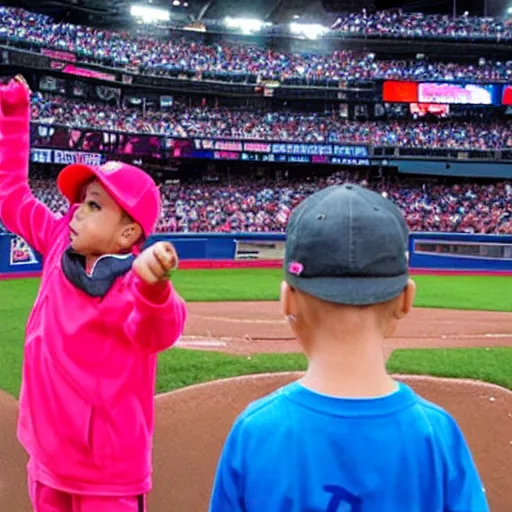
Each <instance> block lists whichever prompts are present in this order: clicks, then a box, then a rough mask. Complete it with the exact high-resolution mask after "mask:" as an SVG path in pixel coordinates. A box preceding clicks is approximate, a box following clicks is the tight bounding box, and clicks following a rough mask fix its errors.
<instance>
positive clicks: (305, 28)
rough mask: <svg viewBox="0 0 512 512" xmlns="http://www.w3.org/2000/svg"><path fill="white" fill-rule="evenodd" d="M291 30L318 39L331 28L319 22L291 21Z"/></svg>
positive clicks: (308, 37) (299, 34)
mask: <svg viewBox="0 0 512 512" xmlns="http://www.w3.org/2000/svg"><path fill="white" fill-rule="evenodd" d="M290 32H291V33H292V34H295V35H298V36H303V37H306V38H307V39H318V38H319V37H320V36H323V35H325V34H327V32H329V29H328V28H327V27H324V26H323V25H319V24H318V23H311V24H309V23H290Z"/></svg>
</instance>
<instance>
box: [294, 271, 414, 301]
mask: <svg viewBox="0 0 512 512" xmlns="http://www.w3.org/2000/svg"><path fill="white" fill-rule="evenodd" d="M408 279H409V275H408V274H403V275H399V276H391V277H313V278H304V277H297V276H294V275H293V274H289V273H287V274H286V281H287V282H288V284H289V285H290V286H292V287H294V288H297V289H298V290H300V291H302V292H304V293H306V294H308V295H312V296H313V297H316V298H318V299H321V300H325V301H326V302H332V303H335V304H344V305H347V306H371V305H374V304H380V303H382V302H386V301H388V300H392V299H394V298H396V297H398V296H399V295H400V294H401V293H402V292H403V290H404V289H405V287H406V286H407V281H408Z"/></svg>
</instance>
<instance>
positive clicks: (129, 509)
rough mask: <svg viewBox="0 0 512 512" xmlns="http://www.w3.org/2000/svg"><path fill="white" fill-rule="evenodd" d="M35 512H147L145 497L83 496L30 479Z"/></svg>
mask: <svg viewBox="0 0 512 512" xmlns="http://www.w3.org/2000/svg"><path fill="white" fill-rule="evenodd" d="M29 493H30V499H31V500H32V506H33V507H34V512H145V510H146V508H145V506H144V501H145V500H144V496H135V497H133V498H132V497H129V498H112V497H108V496H82V495H77V494H68V493H65V492H62V491H57V490H55V489H52V488H50V487H47V486H46V485H43V484H42V483H40V482H36V481H34V480H32V479H29Z"/></svg>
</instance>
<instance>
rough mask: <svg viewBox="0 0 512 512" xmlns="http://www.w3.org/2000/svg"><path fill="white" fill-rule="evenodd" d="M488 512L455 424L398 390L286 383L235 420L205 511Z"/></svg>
mask: <svg viewBox="0 0 512 512" xmlns="http://www.w3.org/2000/svg"><path fill="white" fill-rule="evenodd" d="M235 511H237V512H238V511H244V512H488V511H489V507H488V504H487V500H486V497H485V491H484V489H483V486H482V482H481V480H480V477H479V475H478V472H477V469H476V467H475V464H474V462H473V459H472V456H471V453H470V451H469V449H468V447H467V444H466V442H465V440H464V437H463V434H462V432H461V431H460V429H459V428H458V426H457V424H456V422H455V420H454V419H453V418H452V417H451V416H450V415H449V414H448V413H447V412H445V411H444V410H443V409H441V408H440V407H438V406H436V405H434V404H431V403H430V402H427V401H426V400H424V399H422V398H421V397H419V396H418V395H416V394H415V393H414V391H413V390H412V389H411V388H410V387H408V386H406V385H405V384H400V385H399V387H398V390H397V391H396V392H395V393H392V394H390V395H387V396H384V397H380V398H371V399H344V398H336V397H330V396H325V395H321V394H318V393H315V392H313V391H310V390H308V389H306V388H305V387H303V386H302V385H301V384H300V383H298V382H295V383H293V384H290V385H288V386H286V387H284V388H282V389H280V390H278V391H276V392H274V393H272V394H271V395H269V396H267V397H265V398H262V399H261V400H258V401H256V402H254V403H253V404H251V405H250V406H249V407H248V408H247V409H246V410H245V411H244V412H243V413H242V414H241V415H240V416H239V417H238V418H237V420H236V422H235V424H234V425H233V428H232V430H231V432H230V434H229V436H228V438H227V440H226V443H225V446H224V450H223V453H222V456H221V459H220V461H219V466H218V468H217V475H216V478H215V484H214V489H213V494H212V498H211V504H210V512H235Z"/></svg>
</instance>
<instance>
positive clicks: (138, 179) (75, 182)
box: [57, 161, 160, 238]
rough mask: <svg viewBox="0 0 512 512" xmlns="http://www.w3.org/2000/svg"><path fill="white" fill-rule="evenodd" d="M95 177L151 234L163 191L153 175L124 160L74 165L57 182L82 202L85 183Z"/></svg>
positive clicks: (66, 193)
mask: <svg viewBox="0 0 512 512" xmlns="http://www.w3.org/2000/svg"><path fill="white" fill-rule="evenodd" d="M95 178H96V179H97V180H98V181H99V182H100V183H101V184H102V185H103V186H104V187H105V190H106V191H107V192H108V193H109V194H110V195H111V196H112V198H113V199H114V201H115V202H116V203H117V204H118V205H119V206H120V207H121V208H122V209H123V210H124V211H125V212H126V213H127V214H128V215H129V216H130V217H131V218H132V219H133V220H134V221H135V222H137V224H139V225H140V227H141V228H142V231H143V232H144V235H145V237H146V238H147V237H149V235H151V233H152V232H153V231H154V229H155V227H156V224H157V222H158V218H159V216H160V192H159V190H158V187H157V186H156V184H155V182H154V181H153V179H152V178H151V176H149V174H147V173H145V172H144V171H143V170H142V169H139V168H138V167H135V166H133V165H129V164H126V163H124V162H114V161H111V162H107V163H106V164H104V165H102V166H100V167H94V166H92V165H84V164H72V165H68V166H67V167H65V168H64V169H62V171H61V172H60V174H59V177H58V178H57V185H58V187H59V190H60V191H61V192H62V194H63V195H64V197H66V199H67V200H68V201H69V202H70V203H71V204H74V203H79V202H81V201H82V197H83V191H84V188H85V186H86V185H87V184H88V183H89V182H90V181H91V180H93V179H95Z"/></svg>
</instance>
